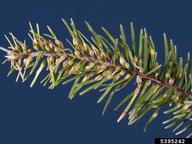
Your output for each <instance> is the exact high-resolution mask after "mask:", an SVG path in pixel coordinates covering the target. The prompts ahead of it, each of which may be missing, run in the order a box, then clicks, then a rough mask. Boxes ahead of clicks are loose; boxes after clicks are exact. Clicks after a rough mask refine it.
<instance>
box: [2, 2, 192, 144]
mask: <svg viewBox="0 0 192 144" xmlns="http://www.w3.org/2000/svg"><path fill="white" fill-rule="evenodd" d="M62 17H63V18H66V19H69V18H70V17H72V18H73V19H74V21H75V22H76V25H77V26H78V27H79V28H80V29H81V30H82V31H83V32H85V33H86V32H87V30H86V28H85V25H84V20H88V21H89V22H90V23H91V24H92V25H93V26H94V27H95V29H96V30H97V31H98V32H101V30H100V29H99V28H100V26H105V27H107V28H108V29H109V30H110V31H111V32H112V33H113V34H114V35H117V34H119V31H118V30H119V24H120V23H122V24H124V25H126V26H127V28H128V26H129V23H130V22H131V21H133V22H134V23H135V27H136V28H137V30H138V29H139V28H141V27H146V28H147V29H148V31H149V33H150V34H151V35H152V37H153V39H154V40H155V42H156V44H157V48H158V52H159V59H160V61H162V60H163V47H162V46H163V41H162V33H163V32H166V33H167V34H168V36H169V37H173V39H174V41H176V44H177V46H178V48H179V54H180V56H186V53H187V51H191V46H192V43H191V42H192V35H191V34H192V8H191V4H190V1H189V0H188V1H187V0H186V1H180V2H179V1H173V0H169V1H168V0H161V1H154V0H151V1H149V0H145V1H143V0H140V1H138V0H126V1H122V0H118V1H112V0H110V1H104V0H94V1H91V0H87V1H81V0H63V1H57V0H54V1H41V0H33V1H1V6H0V45H2V46H8V44H7V43H6V41H5V39H4V36H3V35H4V34H7V33H8V32H13V33H14V34H16V36H17V37H18V38H19V39H21V40H24V39H28V38H27V30H28V22H29V21H31V22H33V23H35V22H38V23H39V24H40V26H41V27H42V29H45V27H46V25H47V24H49V25H50V26H51V27H53V28H54V29H55V31H56V33H57V34H58V36H59V37H60V38H61V39H62V40H65V38H68V37H69V35H68V33H67V32H66V29H64V26H63V24H62V22H61V18H62ZM0 56H1V60H3V57H2V56H3V55H2V54H1V55H0ZM7 71H8V65H1V66H0V90H1V91H0V144H16V143H19V144H29V143H33V144H48V143H51V144H61V143H69V144H76V143H82V144H83V143H84V144H88V143H110V144H117V143H120V144H121V143H133V144H150V143H153V141H154V137H163V136H167V137H171V136H173V134H172V133H171V132H170V131H168V130H164V129H163V126H162V125H161V121H162V120H163V119H165V118H164V116H163V115H161V116H160V118H158V119H157V120H156V121H154V123H153V124H152V126H151V127H150V128H149V129H148V131H147V132H146V133H143V126H144V123H145V122H146V119H144V120H142V121H140V122H138V123H136V124H135V125H134V126H130V127H127V121H126V120H124V121H123V122H122V123H120V124H117V123H116V119H117V116H118V115H117V113H115V112H113V111H112V109H110V111H108V113H107V114H106V115H105V116H104V117H103V116H102V115H101V112H102V108H103V105H97V104H96V100H97V98H98V93H96V92H92V93H90V94H87V95H85V96H83V97H81V98H80V97H77V98H76V99H75V100H73V101H69V100H68V98H67V96H68V92H69V88H70V86H71V84H69V85H67V86H59V87H57V88H56V89H54V90H53V91H50V90H48V89H47V88H44V87H41V86H40V85H36V86H35V87H34V88H29V82H27V83H17V84H16V83H15V82H14V80H15V77H10V78H7V77H6V73H7ZM123 93H125V94H127V93H128V91H126V90H125V91H123V92H122V93H119V94H118V95H119V96H121V95H123ZM112 105H113V104H112Z"/></svg>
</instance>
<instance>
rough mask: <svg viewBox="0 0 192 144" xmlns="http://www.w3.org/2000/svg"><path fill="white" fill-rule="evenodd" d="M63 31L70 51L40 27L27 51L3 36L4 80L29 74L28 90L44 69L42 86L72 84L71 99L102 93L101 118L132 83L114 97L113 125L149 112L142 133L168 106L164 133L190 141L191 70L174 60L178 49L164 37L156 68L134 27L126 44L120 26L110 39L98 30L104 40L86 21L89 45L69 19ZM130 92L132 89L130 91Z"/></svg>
mask: <svg viewBox="0 0 192 144" xmlns="http://www.w3.org/2000/svg"><path fill="white" fill-rule="evenodd" d="M63 22H64V24H65V26H66V28H67V29H68V31H69V33H70V35H71V37H72V42H70V41H69V40H67V41H68V43H69V44H70V45H71V47H72V48H66V47H64V44H63V43H62V42H61V41H60V40H59V39H58V38H57V36H56V35H55V33H54V32H53V30H52V29H51V28H50V27H49V26H47V28H48V30H49V32H50V34H44V35H42V34H41V33H40V28H39V25H38V24H36V30H34V27H33V26H32V25H31V24H30V33H29V37H30V38H31V40H32V44H33V45H32V47H33V48H32V49H31V48H29V46H27V45H26V42H25V41H24V42H21V41H19V40H18V39H17V38H16V37H15V36H14V35H13V34H12V33H10V35H11V38H12V40H10V39H9V38H8V37H7V36H6V39H7V40H8V42H9V45H10V46H9V49H6V48H4V47H0V50H2V51H4V52H5V53H6V55H5V57H6V60H5V61H10V64H11V66H10V71H9V73H8V76H9V75H11V74H12V73H13V72H14V71H17V72H18V75H17V78H16V81H18V80H19V79H20V78H21V80H22V82H24V81H26V80H27V79H29V78H30V77H32V76H33V75H34V76H33V79H32V82H31V85H30V86H31V87H32V86H34V84H35V83H36V81H37V80H38V79H39V77H40V76H41V75H44V73H43V74H42V71H43V70H44V69H45V70H46V71H47V74H46V76H45V77H44V78H43V80H42V81H41V83H42V84H43V85H44V86H45V85H48V84H49V88H50V89H53V88H55V87H56V86H58V85H59V84H66V83H69V82H72V81H74V83H73V85H72V88H71V90H70V93H69V98H70V99H73V98H74V97H75V95H77V93H79V95H83V94H85V93H87V92H89V91H91V90H94V89H98V88H100V91H101V92H103V94H102V95H101V97H100V98H99V99H98V103H100V102H102V101H104V100H105V99H106V103H105V106H104V109H103V114H104V113H105V111H106V110H107V108H108V106H109V105H110V102H111V101H112V99H113V97H114V96H115V93H117V92H118V91H120V90H121V89H123V88H124V87H126V86H127V84H128V83H131V82H133V81H134V78H135V80H136V87H135V89H134V90H133V91H132V92H131V93H130V94H129V95H128V96H126V97H124V98H119V99H120V102H119V103H118V105H117V107H116V108H115V110H118V109H119V108H121V107H124V110H123V111H122V112H121V114H120V116H119V118H118V120H117V122H120V121H121V120H122V119H123V118H125V117H126V116H127V117H128V120H129V122H128V124H129V125H131V124H133V123H135V122H137V121H138V120H140V119H141V118H142V117H144V116H146V114H147V113H149V112H150V111H153V114H152V115H151V117H150V118H149V120H148V122H147V123H146V126H145V128H144V130H146V129H147V127H148V125H149V124H150V123H152V121H153V120H154V119H155V118H156V117H157V115H158V113H159V111H160V110H161V109H162V108H163V107H165V106H167V105H169V106H170V107H171V108H170V109H168V110H167V111H165V112H164V113H165V114H170V115H171V116H170V117H171V118H170V119H168V120H166V121H164V122H163V124H167V125H166V126H165V128H166V129H167V128H172V129H173V132H175V133H176V135H179V134H181V133H184V132H185V133H186V134H187V133H188V134H187V137H191V135H192V132H191V129H190V128H191V125H192V123H191V120H192V111H191V109H192V108H191V107H192V68H191V56H190V53H188V56H187V60H186V62H185V63H184V62H183V58H182V57H180V58H179V59H178V56H177V47H176V46H175V44H174V42H173V41H172V40H170V41H169V40H168V39H167V36H166V35H165V34H164V35H163V37H164V47H165V60H164V64H162V65H160V64H159V63H158V62H157V52H156V50H155V44H154V41H153V40H152V37H151V36H149V35H148V33H147V31H146V29H141V31H140V35H139V40H138V41H137V40H136V34H135V30H134V25H133V23H131V24H130V32H131V43H129V42H128V39H127V38H126V34H125V31H124V28H123V26H122V25H120V36H119V38H114V37H113V36H112V35H111V33H110V32H109V31H107V30H106V29H105V28H102V30H103V31H104V33H105V34H106V37H107V38H105V37H103V36H101V35H99V34H97V33H96V32H95V31H94V30H93V28H92V27H91V25H90V24H89V23H88V22H85V23H86V25H87V27H88V30H89V31H90V32H91V34H92V37H91V41H90V40H89V39H87V38H86V36H84V35H83V34H82V33H81V32H80V31H79V30H78V29H77V27H76V26H75V24H74V22H73V20H72V19H71V22H70V24H68V23H67V22H66V21H65V20H63ZM133 87H134V86H133Z"/></svg>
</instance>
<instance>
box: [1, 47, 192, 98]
mask: <svg viewBox="0 0 192 144" xmlns="http://www.w3.org/2000/svg"><path fill="white" fill-rule="evenodd" d="M0 49H1V47H0ZM3 50H4V49H3ZM4 51H5V50H4ZM8 51H9V52H10V50H8ZM5 52H7V51H5ZM9 52H8V53H9ZM42 52H43V51H40V52H31V53H28V54H27V55H31V56H32V57H37V56H38V55H39V53H42ZM43 53H44V56H58V57H61V56H64V57H66V58H67V57H71V58H75V59H79V60H81V61H88V62H93V63H95V64H100V65H105V66H107V67H112V68H120V69H124V70H126V71H127V73H129V74H131V75H136V76H140V77H141V78H143V79H145V80H151V81H152V82H154V83H157V84H160V85H163V86H164V87H166V88H173V89H175V91H177V92H179V93H183V94H184V95H189V96H190V98H191V99H192V92H188V93H186V92H185V91H184V90H183V89H181V88H179V87H176V86H173V85H171V84H169V83H167V82H164V81H161V80H158V79H157V78H154V77H149V76H147V75H145V74H144V73H141V72H138V71H131V70H129V69H127V68H125V67H124V66H122V65H117V64H112V63H110V62H105V61H102V60H98V59H95V58H92V57H87V56H77V55H74V54H72V53H49V52H43ZM18 54H19V53H18Z"/></svg>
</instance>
